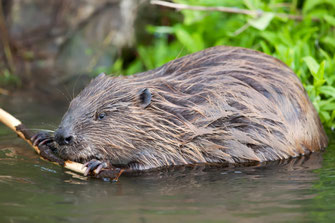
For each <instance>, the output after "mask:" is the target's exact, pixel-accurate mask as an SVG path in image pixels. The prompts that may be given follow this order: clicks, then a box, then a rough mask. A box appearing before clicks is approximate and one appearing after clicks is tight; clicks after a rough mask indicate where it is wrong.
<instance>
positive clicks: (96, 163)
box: [84, 159, 108, 176]
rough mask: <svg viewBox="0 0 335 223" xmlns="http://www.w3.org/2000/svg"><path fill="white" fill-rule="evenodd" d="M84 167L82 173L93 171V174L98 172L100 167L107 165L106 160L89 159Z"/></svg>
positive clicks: (86, 173)
mask: <svg viewBox="0 0 335 223" xmlns="http://www.w3.org/2000/svg"><path fill="white" fill-rule="evenodd" d="M84 166H85V167H87V168H86V170H85V173H84V175H85V176H87V175H88V173H89V172H93V171H94V173H95V174H99V173H100V171H101V169H102V168H107V167H108V165H107V163H106V162H103V161H100V160H96V159H92V160H91V161H89V162H87V163H85V164H84Z"/></svg>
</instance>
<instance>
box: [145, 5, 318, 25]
mask: <svg viewBox="0 0 335 223" xmlns="http://www.w3.org/2000/svg"><path fill="white" fill-rule="evenodd" d="M150 3H151V4H152V5H160V6H164V7H168V8H174V9H178V10H185V9H186V10H195V11H218V12H226V13H233V14H244V15H250V16H254V17H260V16H262V15H263V14H264V13H267V12H264V11H262V10H257V11H255V10H248V9H239V8H230V7H222V6H218V7H207V6H199V5H186V4H178V3H172V2H166V1H159V0H152V1H150ZM274 14H275V15H276V16H278V17H285V18H289V19H293V20H298V21H301V20H303V19H304V17H303V16H300V15H292V14H286V13H274ZM312 20H313V21H320V19H319V18H315V17H313V18H312Z"/></svg>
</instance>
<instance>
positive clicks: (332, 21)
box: [323, 15, 335, 26]
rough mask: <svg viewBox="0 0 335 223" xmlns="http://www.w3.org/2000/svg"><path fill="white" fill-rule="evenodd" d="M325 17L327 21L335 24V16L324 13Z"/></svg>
mask: <svg viewBox="0 0 335 223" xmlns="http://www.w3.org/2000/svg"><path fill="white" fill-rule="evenodd" d="M323 18H324V19H325V20H326V22H327V23H328V24H330V25H332V26H335V17H334V16H330V15H324V16H323Z"/></svg>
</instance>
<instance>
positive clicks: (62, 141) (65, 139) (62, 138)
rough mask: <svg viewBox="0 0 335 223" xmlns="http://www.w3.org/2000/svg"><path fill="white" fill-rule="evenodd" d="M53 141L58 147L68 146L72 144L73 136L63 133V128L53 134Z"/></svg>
mask: <svg viewBox="0 0 335 223" xmlns="http://www.w3.org/2000/svg"><path fill="white" fill-rule="evenodd" d="M55 140H56V142H57V143H58V144H59V145H60V146H63V145H70V144H72V142H73V136H72V135H71V134H70V133H69V132H66V131H64V129H63V128H59V129H57V131H56V133H55Z"/></svg>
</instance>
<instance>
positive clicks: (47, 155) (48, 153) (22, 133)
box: [0, 108, 124, 181]
mask: <svg viewBox="0 0 335 223" xmlns="http://www.w3.org/2000/svg"><path fill="white" fill-rule="evenodd" d="M0 122H2V123H4V124H5V125H6V126H7V127H9V128H10V129H11V130H13V131H14V132H15V133H16V134H17V135H18V136H19V137H20V138H22V139H23V140H25V141H26V142H27V143H28V144H29V145H30V146H31V147H33V149H34V150H35V151H36V152H37V153H38V154H39V155H40V157H41V158H43V159H44V160H48V161H50V162H52V163H55V164H58V165H60V166H63V167H64V168H66V169H69V170H72V171H74V172H77V173H81V174H84V173H85V171H86V169H87V167H85V166H84V165H83V164H81V163H77V162H73V161H70V160H62V159H61V158H59V157H57V156H56V155H55V154H54V153H53V152H52V150H51V149H50V148H49V147H48V146H47V145H42V146H34V145H33V144H32V142H31V140H30V138H31V137H32V136H33V133H32V132H31V131H30V130H28V129H27V128H26V127H25V126H24V125H23V124H22V123H21V121H20V120H18V119H16V118H15V117H14V116H12V115H11V114H9V113H8V112H6V111H5V110H3V109H1V108H0ZM123 171H124V170H123V169H119V168H111V169H103V170H101V172H100V173H98V174H97V173H96V172H94V173H93V175H94V176H96V177H98V178H102V177H103V178H110V179H112V180H114V181H116V180H118V178H119V176H120V175H121V174H122V172H123Z"/></svg>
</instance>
